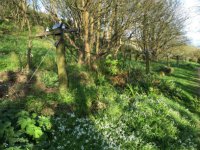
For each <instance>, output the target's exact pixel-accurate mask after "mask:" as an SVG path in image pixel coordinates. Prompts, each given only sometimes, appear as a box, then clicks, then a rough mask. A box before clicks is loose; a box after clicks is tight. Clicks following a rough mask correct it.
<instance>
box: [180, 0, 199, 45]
mask: <svg viewBox="0 0 200 150" xmlns="http://www.w3.org/2000/svg"><path fill="white" fill-rule="evenodd" d="M182 1H183V4H184V9H185V12H186V13H187V14H186V15H187V16H188V17H189V19H188V21H187V23H186V27H185V28H186V29H185V30H186V32H187V37H188V38H189V39H190V41H191V44H192V45H194V46H198V47H200V0H182Z"/></svg>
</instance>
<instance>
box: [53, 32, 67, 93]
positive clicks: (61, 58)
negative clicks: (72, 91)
mask: <svg viewBox="0 0 200 150" xmlns="http://www.w3.org/2000/svg"><path fill="white" fill-rule="evenodd" d="M59 37H60V39H59V41H58V44H57V45H56V61H57V68H58V80H59V90H60V92H61V91H65V90H67V85H68V84H67V81H68V80H67V71H66V60H65V41H64V33H63V31H62V32H61V34H60V35H59Z"/></svg>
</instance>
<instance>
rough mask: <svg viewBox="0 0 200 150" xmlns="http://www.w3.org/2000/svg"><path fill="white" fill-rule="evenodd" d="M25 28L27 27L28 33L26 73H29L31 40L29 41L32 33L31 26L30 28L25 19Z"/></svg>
mask: <svg viewBox="0 0 200 150" xmlns="http://www.w3.org/2000/svg"><path fill="white" fill-rule="evenodd" d="M27 26H28V33H29V35H28V36H29V37H28V48H27V56H26V57H27V72H30V71H31V69H32V66H31V50H32V39H31V35H32V31H31V26H30V22H29V20H28V18H27Z"/></svg>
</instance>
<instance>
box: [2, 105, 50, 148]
mask: <svg viewBox="0 0 200 150" xmlns="http://www.w3.org/2000/svg"><path fill="white" fill-rule="evenodd" d="M16 109H17V108H16ZM14 112H15V113H14ZM51 126H52V124H51V121H50V118H49V117H44V116H38V115H37V114H35V113H32V114H31V113H29V112H27V111H24V110H21V111H19V112H17V110H15V111H13V112H12V110H10V111H8V112H6V114H5V112H4V113H3V112H1V120H0V128H1V130H0V149H24V148H32V147H33V146H34V145H35V143H38V142H41V141H46V140H47V135H46V132H47V131H48V130H50V129H51Z"/></svg>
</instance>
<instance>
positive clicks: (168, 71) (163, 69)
mask: <svg viewBox="0 0 200 150" xmlns="http://www.w3.org/2000/svg"><path fill="white" fill-rule="evenodd" d="M158 71H159V72H164V73H165V74H166V75H171V74H172V73H173V72H174V69H173V68H172V67H167V66H161V67H160V68H159V69H158Z"/></svg>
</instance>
